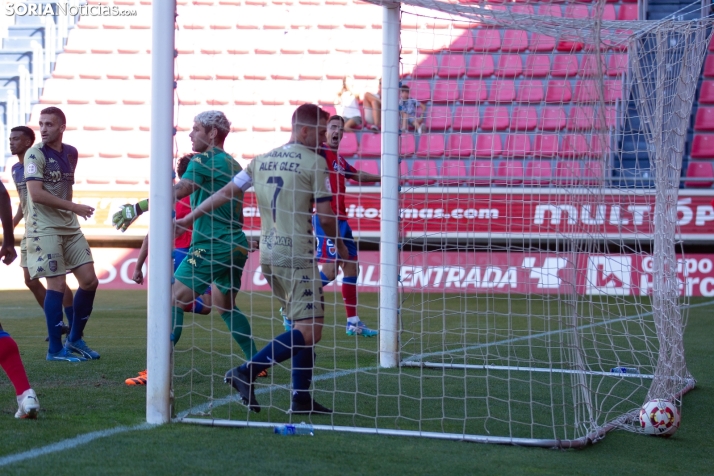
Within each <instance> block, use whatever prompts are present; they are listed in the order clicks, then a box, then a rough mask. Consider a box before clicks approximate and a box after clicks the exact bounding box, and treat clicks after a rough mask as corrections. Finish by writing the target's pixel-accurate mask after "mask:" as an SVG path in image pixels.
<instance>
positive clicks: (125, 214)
mask: <svg viewBox="0 0 714 476" xmlns="http://www.w3.org/2000/svg"><path fill="white" fill-rule="evenodd" d="M146 211H149V200H148V199H146V200H141V201H140V202H138V203H136V204H134V205H130V204H128V203H127V204H126V205H122V206H121V207H119V211H118V212H116V213H115V214H114V216H113V217H112V223H114V227H115V228H116V229H117V230H121V232H122V233H124V232H125V231H126V230H127V228H129V226H130V225H131V224H132V223H134V222H135V221H136V219H137V218H139V215H141V214H142V213H144V212H146Z"/></svg>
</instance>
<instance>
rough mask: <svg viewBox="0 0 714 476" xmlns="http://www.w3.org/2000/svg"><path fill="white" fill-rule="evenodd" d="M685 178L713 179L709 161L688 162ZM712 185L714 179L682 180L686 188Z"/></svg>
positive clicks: (713, 174)
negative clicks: (701, 179) (703, 180)
mask: <svg viewBox="0 0 714 476" xmlns="http://www.w3.org/2000/svg"><path fill="white" fill-rule="evenodd" d="M687 178H710V179H713V180H714V170H713V169H712V164H711V162H689V165H688V166H687ZM712 185H714V181H711V182H709V181H707V182H699V181H696V182H694V181H686V182H684V186H685V187H688V188H709V187H711V186H712Z"/></svg>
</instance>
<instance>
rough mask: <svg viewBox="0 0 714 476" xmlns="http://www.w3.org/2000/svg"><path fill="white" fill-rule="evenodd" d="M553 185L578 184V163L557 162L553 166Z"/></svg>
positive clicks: (572, 161)
mask: <svg viewBox="0 0 714 476" xmlns="http://www.w3.org/2000/svg"><path fill="white" fill-rule="evenodd" d="M555 179H556V180H555V184H557V185H561V186H569V185H574V184H576V183H579V182H580V161H578V160H559V161H558V162H556V164H555Z"/></svg>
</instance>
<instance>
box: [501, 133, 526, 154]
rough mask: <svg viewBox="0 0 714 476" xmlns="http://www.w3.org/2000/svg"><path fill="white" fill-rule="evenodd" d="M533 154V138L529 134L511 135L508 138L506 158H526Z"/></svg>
mask: <svg viewBox="0 0 714 476" xmlns="http://www.w3.org/2000/svg"><path fill="white" fill-rule="evenodd" d="M531 154H532V151H531V138H530V137H529V136H528V135H527V134H509V135H508V136H506V146H505V147H504V149H503V156H504V157H512V158H513V157H516V158H524V157H528V156H530V155H531Z"/></svg>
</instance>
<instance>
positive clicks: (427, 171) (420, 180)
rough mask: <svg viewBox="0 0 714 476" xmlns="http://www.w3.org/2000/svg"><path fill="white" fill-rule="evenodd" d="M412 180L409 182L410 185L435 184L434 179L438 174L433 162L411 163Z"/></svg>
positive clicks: (416, 161)
mask: <svg viewBox="0 0 714 476" xmlns="http://www.w3.org/2000/svg"><path fill="white" fill-rule="evenodd" d="M412 176H413V177H415V178H412V179H411V180H409V183H410V184H411V185H416V186H419V185H432V184H434V183H436V177H438V176H439V172H438V171H437V169H436V162H435V161H433V160H419V159H417V160H415V161H414V162H412Z"/></svg>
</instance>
